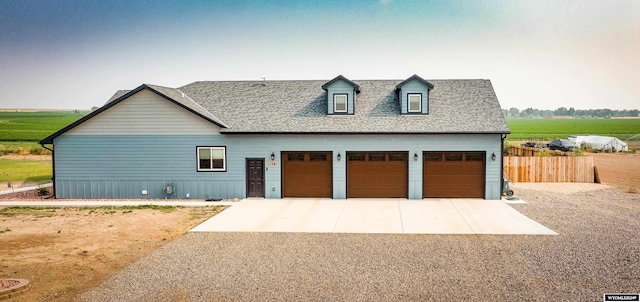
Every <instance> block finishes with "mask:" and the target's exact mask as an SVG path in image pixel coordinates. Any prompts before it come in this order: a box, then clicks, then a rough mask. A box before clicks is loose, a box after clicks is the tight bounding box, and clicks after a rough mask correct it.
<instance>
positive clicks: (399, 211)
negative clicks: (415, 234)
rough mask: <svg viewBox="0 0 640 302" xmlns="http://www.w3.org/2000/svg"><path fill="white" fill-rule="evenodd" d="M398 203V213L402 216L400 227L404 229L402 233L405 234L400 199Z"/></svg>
mask: <svg viewBox="0 0 640 302" xmlns="http://www.w3.org/2000/svg"><path fill="white" fill-rule="evenodd" d="M396 202H397V204H398V215H399V216H400V229H401V230H402V234H404V233H405V232H404V221H402V210H401V209H400V199H398V200H397V201H396Z"/></svg>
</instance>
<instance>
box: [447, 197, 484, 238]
mask: <svg viewBox="0 0 640 302" xmlns="http://www.w3.org/2000/svg"><path fill="white" fill-rule="evenodd" d="M447 200H448V201H449V202H450V203H451V205H452V206H453V208H454V209H456V212H458V215H460V218H462V221H464V223H465V224H466V225H467V226H468V227H469V229H471V232H472V233H473V234H477V232H476V230H474V229H473V227H472V226H471V225H470V224H469V222H467V220H466V219H464V215H462V213H460V210H458V207H457V206H456V204H455V203H453V200H451V199H447Z"/></svg>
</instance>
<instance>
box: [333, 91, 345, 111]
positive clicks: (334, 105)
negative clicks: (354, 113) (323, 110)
mask: <svg viewBox="0 0 640 302" xmlns="http://www.w3.org/2000/svg"><path fill="white" fill-rule="evenodd" d="M337 96H344V110H338V109H337V104H338V103H337V102H336V97H337ZM348 112H349V94H348V93H334V94H333V113H348Z"/></svg>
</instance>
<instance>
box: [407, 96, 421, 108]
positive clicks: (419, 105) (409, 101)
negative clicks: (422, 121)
mask: <svg viewBox="0 0 640 302" xmlns="http://www.w3.org/2000/svg"><path fill="white" fill-rule="evenodd" d="M411 96H419V97H420V101H419V102H418V109H417V110H411ZM407 112H408V113H422V93H407Z"/></svg>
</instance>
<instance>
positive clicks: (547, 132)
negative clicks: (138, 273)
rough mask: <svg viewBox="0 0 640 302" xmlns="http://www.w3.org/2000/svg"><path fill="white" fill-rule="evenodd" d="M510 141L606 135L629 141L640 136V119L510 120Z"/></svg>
mask: <svg viewBox="0 0 640 302" xmlns="http://www.w3.org/2000/svg"><path fill="white" fill-rule="evenodd" d="M507 124H508V125H509V128H510V129H511V134H510V135H509V136H507V140H510V141H527V140H547V141H548V140H552V139H555V138H567V137H568V136H570V135H604V136H613V137H617V138H619V139H621V140H627V139H629V138H631V137H632V136H634V135H637V134H640V119H508V120H507Z"/></svg>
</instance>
